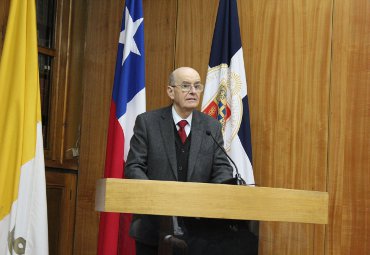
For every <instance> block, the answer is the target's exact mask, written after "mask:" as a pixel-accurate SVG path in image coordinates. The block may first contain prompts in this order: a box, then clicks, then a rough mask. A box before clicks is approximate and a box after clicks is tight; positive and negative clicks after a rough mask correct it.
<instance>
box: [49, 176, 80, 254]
mask: <svg viewBox="0 0 370 255" xmlns="http://www.w3.org/2000/svg"><path fill="white" fill-rule="evenodd" d="M76 184H77V174H73V173H61V172H55V171H49V170H48V169H47V171H46V194H47V202H48V227H49V253H50V254H54V255H69V254H72V251H73V237H74V223H75V205H76V189H77V186H76Z"/></svg>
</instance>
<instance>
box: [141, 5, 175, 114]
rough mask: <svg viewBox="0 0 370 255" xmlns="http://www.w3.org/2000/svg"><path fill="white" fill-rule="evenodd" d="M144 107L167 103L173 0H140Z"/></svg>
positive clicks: (172, 29)
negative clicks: (144, 83) (142, 26)
mask: <svg viewBox="0 0 370 255" xmlns="http://www.w3.org/2000/svg"><path fill="white" fill-rule="evenodd" d="M143 8H144V33H145V35H144V36H145V61H146V65H145V66H146V99H147V101H146V103H147V105H146V107H147V110H148V111H149V110H153V109H157V108H160V107H163V106H167V105H169V104H170V99H169V97H168V95H167V84H168V76H169V74H170V73H171V71H172V70H173V68H174V54H175V36H176V15H177V0H170V1H169V0H155V1H153V0H144V1H143Z"/></svg>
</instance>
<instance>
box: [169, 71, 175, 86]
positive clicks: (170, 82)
mask: <svg viewBox="0 0 370 255" xmlns="http://www.w3.org/2000/svg"><path fill="white" fill-rule="evenodd" d="M168 80H169V85H170V86H175V85H176V84H175V83H176V81H175V74H174V71H173V72H172V73H171V74H170V76H169V78H168Z"/></svg>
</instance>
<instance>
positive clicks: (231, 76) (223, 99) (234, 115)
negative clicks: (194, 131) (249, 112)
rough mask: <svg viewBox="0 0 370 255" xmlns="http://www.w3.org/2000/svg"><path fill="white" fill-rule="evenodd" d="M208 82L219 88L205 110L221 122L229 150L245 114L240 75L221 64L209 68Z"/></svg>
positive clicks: (226, 148)
mask: <svg viewBox="0 0 370 255" xmlns="http://www.w3.org/2000/svg"><path fill="white" fill-rule="evenodd" d="M206 84H207V86H212V87H215V88H217V90H215V92H214V94H213V96H211V100H210V101H209V102H208V103H206V104H205V106H204V109H203V112H204V113H206V114H208V115H210V116H211V117H213V118H215V119H217V120H218V121H219V122H220V123H221V125H222V133H223V134H224V138H225V140H224V143H225V144H224V147H225V150H226V151H229V150H230V147H231V144H232V141H233V139H234V137H235V136H236V135H237V134H238V132H239V128H240V123H241V121H242V116H243V104H242V99H241V86H242V82H241V79H240V75H239V74H238V73H236V72H233V71H232V70H230V68H229V67H228V66H227V65H225V64H221V65H218V66H215V67H213V68H209V70H208V73H207V80H206Z"/></svg>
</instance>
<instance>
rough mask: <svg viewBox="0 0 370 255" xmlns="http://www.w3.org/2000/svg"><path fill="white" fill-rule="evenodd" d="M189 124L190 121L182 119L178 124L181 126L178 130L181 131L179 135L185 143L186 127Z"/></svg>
mask: <svg viewBox="0 0 370 255" xmlns="http://www.w3.org/2000/svg"><path fill="white" fill-rule="evenodd" d="M187 124H188V122H187V121H186V120H181V121H179V122H178V123H177V125H178V126H179V127H180V128H179V130H178V131H177V132H179V136H180V138H181V142H182V143H183V144H184V143H185V140H186V137H187V136H186V132H185V129H184V127H185V126H186V125H187Z"/></svg>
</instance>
